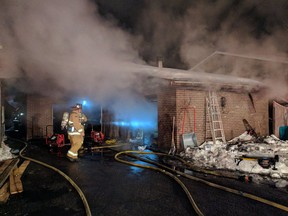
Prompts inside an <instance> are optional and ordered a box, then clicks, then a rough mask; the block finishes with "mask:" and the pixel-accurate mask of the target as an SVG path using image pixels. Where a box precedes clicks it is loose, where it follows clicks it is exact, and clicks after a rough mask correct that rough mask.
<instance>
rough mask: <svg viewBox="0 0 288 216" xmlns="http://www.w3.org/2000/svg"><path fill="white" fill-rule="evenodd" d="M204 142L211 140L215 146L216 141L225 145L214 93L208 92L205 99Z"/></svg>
mask: <svg viewBox="0 0 288 216" xmlns="http://www.w3.org/2000/svg"><path fill="white" fill-rule="evenodd" d="M205 139H206V141H208V140H213V143H214V144H215V143H216V141H217V140H219V141H221V142H224V143H226V138H225V134H224V129H223V122H222V118H221V112H220V108H219V104H218V100H217V95H216V93H215V92H211V91H209V93H208V97H206V135H205Z"/></svg>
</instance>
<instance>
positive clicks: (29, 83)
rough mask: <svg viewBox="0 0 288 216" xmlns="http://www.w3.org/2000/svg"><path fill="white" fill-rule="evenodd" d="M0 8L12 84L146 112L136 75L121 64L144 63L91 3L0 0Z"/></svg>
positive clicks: (4, 66)
mask: <svg viewBox="0 0 288 216" xmlns="http://www.w3.org/2000/svg"><path fill="white" fill-rule="evenodd" d="M0 8H1V9H0V14H1V19H0V20H1V25H0V32H1V35H0V43H1V45H2V46H3V49H1V50H0V51H1V53H0V58H1V73H3V74H5V77H20V80H17V83H15V84H14V85H17V86H18V87H19V88H20V89H21V91H25V92H27V93H38V94H41V95H48V96H50V97H54V98H73V97H74V98H76V97H79V98H80V97H83V98H84V97H85V98H89V99H90V100H92V101H94V102H95V103H98V104H102V105H103V106H108V107H109V108H110V109H114V110H116V111H119V113H121V112H124V111H125V110H129V111H130V114H131V115H133V113H132V112H131V110H134V112H136V111H137V110H139V109H137V107H140V108H141V107H146V112H147V113H149V108H147V107H148V106H149V105H147V104H146V102H145V100H144V99H143V98H141V97H142V96H141V94H140V93H139V94H138V92H137V90H138V88H135V86H136V87H137V84H136V83H138V78H137V77H135V76H134V75H133V73H129V72H128V70H127V68H126V66H124V65H126V63H128V62H129V63H141V62H142V61H141V60H140V59H139V58H138V53H137V51H135V50H134V49H133V47H132V44H133V43H132V40H131V37H130V36H129V35H128V34H127V33H125V32H124V31H122V30H121V29H120V28H117V27H116V24H115V23H114V22H113V21H111V20H109V21H108V20H104V19H102V18H101V17H100V16H99V14H98V11H97V7H96V4H95V3H93V2H91V1H88V0H83V1H79V0H49V1H46V0H26V1H21V0H1V7H0ZM3 74H1V77H2V75H3ZM139 97H140V100H139ZM135 101H137V102H138V103H136V102H135ZM112 102H113V103H112ZM131 106H133V107H131ZM123 110H124V111H123ZM139 112H140V111H139ZM143 112H144V111H143V110H141V112H140V113H136V114H137V115H142V114H143ZM116 114H117V113H116ZM147 116H148V115H147Z"/></svg>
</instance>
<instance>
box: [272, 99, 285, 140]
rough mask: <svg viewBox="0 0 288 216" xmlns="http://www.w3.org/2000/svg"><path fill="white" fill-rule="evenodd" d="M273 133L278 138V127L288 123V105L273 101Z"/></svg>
mask: <svg viewBox="0 0 288 216" xmlns="http://www.w3.org/2000/svg"><path fill="white" fill-rule="evenodd" d="M273 119H274V122H273V123H274V124H273V134H274V135H275V136H277V137H279V138H280V133H279V128H280V127H282V126H287V125H288V107H285V106H282V105H281V104H279V103H277V102H275V101H273Z"/></svg>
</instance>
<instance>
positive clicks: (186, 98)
mask: <svg viewBox="0 0 288 216" xmlns="http://www.w3.org/2000/svg"><path fill="white" fill-rule="evenodd" d="M176 98H177V99H176V107H177V108H176V109H177V120H176V122H177V124H176V125H177V135H176V136H177V149H181V148H182V146H181V137H182V134H183V133H190V132H195V134H196V136H197V142H198V143H199V141H200V142H202V140H203V138H204V136H205V111H206V109H205V105H206V103H205V102H206V92H204V91H196V90H194V91H191V90H179V89H178V90H177V93H176ZM184 115H185V121H184Z"/></svg>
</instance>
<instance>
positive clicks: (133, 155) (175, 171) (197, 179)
mask: <svg viewBox="0 0 288 216" xmlns="http://www.w3.org/2000/svg"><path fill="white" fill-rule="evenodd" d="M122 154H126V155H128V156H132V157H134V158H137V159H139V160H141V161H144V162H147V163H150V164H153V165H156V166H158V167H161V168H163V169H160V168H155V167H152V166H144V165H139V164H136V163H132V162H129V161H125V160H121V159H119V158H118V157H119V156H120V155H122ZM135 154H155V155H165V156H168V157H174V156H171V155H168V154H165V153H157V152H143V151H123V152H119V153H117V154H116V155H115V159H116V160H117V161H119V162H122V163H125V164H128V165H131V166H138V167H142V168H147V169H152V170H157V171H160V172H162V173H164V174H166V175H167V173H168V172H166V171H165V170H168V171H170V172H174V173H176V174H178V175H180V176H183V177H186V178H188V179H191V180H194V181H197V182H201V183H204V184H206V185H208V186H210V187H214V188H217V189H220V190H223V191H226V192H229V193H233V194H236V195H239V196H243V197H246V198H249V199H252V200H255V201H258V202H261V203H264V204H267V205H270V206H273V207H275V208H278V209H281V210H283V211H286V212H288V207H287V206H284V205H282V204H279V203H275V202H273V201H270V200H267V199H264V198H262V197H258V196H256V195H253V194H249V193H245V192H243V191H240V190H236V189H232V188H229V187H225V186H222V185H219V184H215V183H213V182H209V181H206V180H204V179H201V178H197V177H194V176H191V175H188V174H186V173H183V172H180V171H178V170H174V169H172V168H170V167H167V166H165V165H163V164H160V163H157V162H154V161H151V160H147V159H144V158H141V157H138V156H135ZM170 174H171V173H170ZM171 175H172V174H171ZM171 177H172V176H171ZM175 180H176V179H175ZM178 180H179V179H178ZM176 181H177V180H176ZM179 181H180V180H179ZM180 185H181V184H180ZM181 186H182V185H181ZM184 187H185V186H184ZM182 188H183V187H182ZM185 188H186V187H185ZM185 188H183V189H184V190H185V192H186V189H187V188H186V189H185ZM186 194H187V196H188V198H189V200H190V202H191V204H192V206H193V208H194V207H195V208H196V209H195V208H194V209H195V211H196V212H197V213H198V214H199V213H200V215H201V214H202V213H201V211H200V210H199V208H198V207H197V205H196V204H195V202H194V201H193V198H192V196H191V195H189V194H188V193H187V192H186ZM190 196H191V197H190Z"/></svg>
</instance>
